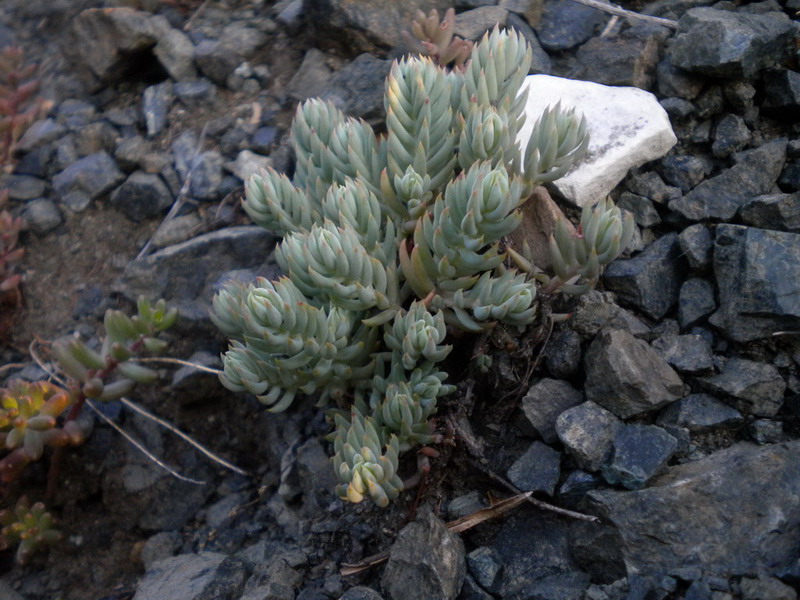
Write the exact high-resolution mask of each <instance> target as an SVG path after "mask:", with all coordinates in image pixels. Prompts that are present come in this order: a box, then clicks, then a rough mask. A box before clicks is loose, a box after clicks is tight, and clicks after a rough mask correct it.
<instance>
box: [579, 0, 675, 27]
mask: <svg viewBox="0 0 800 600" xmlns="http://www.w3.org/2000/svg"><path fill="white" fill-rule="evenodd" d="M574 1H575V2H577V3H579V4H583V5H584V6H590V7H592V8H596V9H597V10H602V11H603V12H607V13H609V14H612V15H619V16H620V17H628V18H629V19H638V20H640V21H645V22H647V23H653V24H654V25H661V26H663V27H669V28H670V29H677V28H678V22H677V21H673V20H672V19H665V18H663V17H651V16H650V15H640V14H639V13H637V12H633V11H632V10H626V9H624V8H620V7H619V6H613V5H611V4H608V3H607V2H600V0H574Z"/></svg>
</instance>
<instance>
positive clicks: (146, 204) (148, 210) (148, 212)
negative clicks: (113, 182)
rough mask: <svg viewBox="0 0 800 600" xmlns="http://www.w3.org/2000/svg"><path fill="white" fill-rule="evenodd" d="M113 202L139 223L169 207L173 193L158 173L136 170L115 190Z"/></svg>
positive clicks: (112, 197) (112, 196)
mask: <svg viewBox="0 0 800 600" xmlns="http://www.w3.org/2000/svg"><path fill="white" fill-rule="evenodd" d="M111 204H112V205H114V206H115V207H117V208H118V209H119V210H121V211H122V213H123V214H124V215H125V216H126V217H128V218H129V219H130V220H131V221H135V222H137V223H139V222H141V221H144V220H146V219H152V218H154V217H157V216H159V215H160V214H161V213H162V212H163V211H164V210H165V209H167V208H168V207H169V206H170V205H171V204H172V194H170V192H169V190H168V189H167V186H166V185H164V182H163V181H162V180H161V178H160V177H159V176H158V175H155V174H154V173H144V172H143V171H136V172H135V173H133V174H132V175H131V176H130V177H128V179H127V181H125V183H123V184H122V185H121V186H119V187H118V188H117V189H116V190H114V193H113V194H111Z"/></svg>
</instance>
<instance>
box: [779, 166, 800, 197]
mask: <svg viewBox="0 0 800 600" xmlns="http://www.w3.org/2000/svg"><path fill="white" fill-rule="evenodd" d="M778 187H780V188H781V190H782V191H784V192H800V162H798V161H794V162H791V163H789V164H787V165H786V167H784V169H783V171H781V176H780V177H779V178H778Z"/></svg>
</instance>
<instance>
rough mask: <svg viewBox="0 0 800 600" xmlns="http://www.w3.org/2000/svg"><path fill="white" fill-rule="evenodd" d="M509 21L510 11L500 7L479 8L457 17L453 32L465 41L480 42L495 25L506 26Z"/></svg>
mask: <svg viewBox="0 0 800 600" xmlns="http://www.w3.org/2000/svg"><path fill="white" fill-rule="evenodd" d="M507 19H508V11H507V10H506V9H504V8H501V7H500V6H479V7H478V8H473V9H472V10H466V11H464V12H462V13H459V14H458V15H456V24H455V27H454V29H453V31H454V32H455V34H456V35H458V36H461V37H462V38H464V39H465V40H475V41H478V40H480V39H481V37H482V36H483V34H484V33H486V32H487V31H490V30H491V29H493V28H494V26H495V25H500V26H501V27H503V26H505V24H506V20H507Z"/></svg>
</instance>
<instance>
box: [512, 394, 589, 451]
mask: <svg viewBox="0 0 800 600" xmlns="http://www.w3.org/2000/svg"><path fill="white" fill-rule="evenodd" d="M581 402H583V395H582V394H581V393H580V392H579V391H578V390H576V389H575V388H574V387H572V386H571V385H570V384H569V383H567V382H566V381H562V380H559V379H542V380H541V381H538V382H536V383H534V384H533V385H532V386H531V387H530V388H529V389H528V392H527V393H526V394H525V396H524V397H523V398H522V411H523V412H524V413H525V417H526V418H527V419H528V421H530V423H531V425H533V428H534V429H535V430H536V433H538V434H539V435H540V436H541V438H542V439H543V440H544V441H545V442H546V443H548V444H552V443H553V442H555V441H556V440H558V434H557V433H556V419H557V418H558V415H560V414H561V413H563V412H564V411H565V410H567V409H568V408H572V407H573V406H577V405H578V404H580V403H581Z"/></svg>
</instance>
